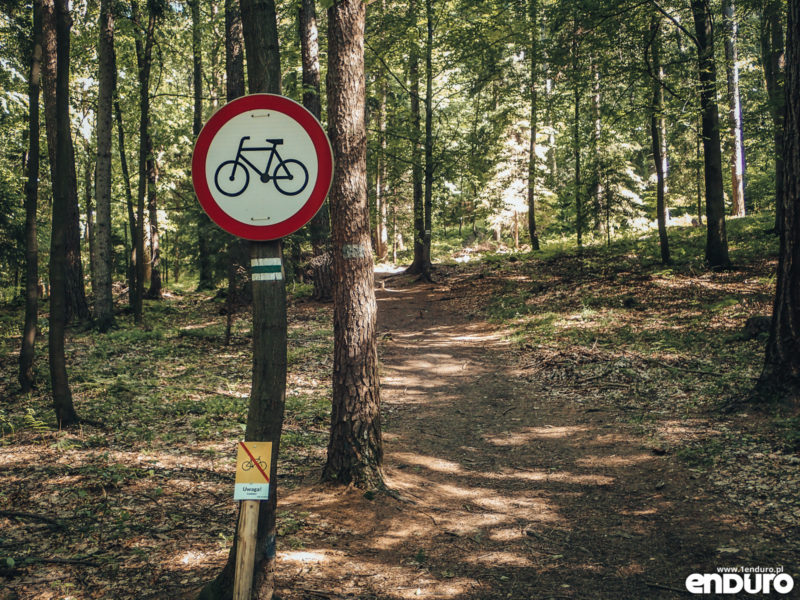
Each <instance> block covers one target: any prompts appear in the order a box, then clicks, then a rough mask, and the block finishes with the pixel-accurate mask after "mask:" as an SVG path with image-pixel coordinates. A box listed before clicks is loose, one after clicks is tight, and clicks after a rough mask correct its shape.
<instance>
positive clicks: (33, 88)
mask: <svg viewBox="0 0 800 600" xmlns="http://www.w3.org/2000/svg"><path fill="white" fill-rule="evenodd" d="M32 38H33V39H32V40H31V42H32V43H31V68H30V73H29V77H28V107H29V113H28V161H27V169H28V172H27V178H26V180H25V324H24V326H23V328H22V348H21V349H20V353H19V385H20V389H21V390H22V393H23V394H25V393H28V392H29V391H31V389H32V388H33V385H34V376H33V360H34V357H35V349H34V347H35V344H36V326H37V324H38V321H39V286H38V284H39V241H38V238H37V236H36V211H37V208H38V204H39V95H40V87H41V79H42V4H41V0H34V3H33V36H32Z"/></svg>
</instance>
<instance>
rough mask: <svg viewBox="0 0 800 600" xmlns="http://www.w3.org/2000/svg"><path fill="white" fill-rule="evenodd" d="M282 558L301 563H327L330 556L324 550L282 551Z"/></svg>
mask: <svg viewBox="0 0 800 600" xmlns="http://www.w3.org/2000/svg"><path fill="white" fill-rule="evenodd" d="M281 559H282V560H286V561H290V562H299V563H325V562H328V560H329V559H328V557H327V556H325V554H323V553H322V552H305V551H304V552H281Z"/></svg>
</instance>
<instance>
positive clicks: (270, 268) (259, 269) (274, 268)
mask: <svg viewBox="0 0 800 600" xmlns="http://www.w3.org/2000/svg"><path fill="white" fill-rule="evenodd" d="M252 270H253V273H280V272H281V266H280V265H258V266H256V265H253V267H252Z"/></svg>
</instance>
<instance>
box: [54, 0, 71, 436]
mask: <svg viewBox="0 0 800 600" xmlns="http://www.w3.org/2000/svg"><path fill="white" fill-rule="evenodd" d="M67 2H68V0H55V6H54V8H55V11H54V12H55V14H54V16H55V19H54V20H55V29H56V54H57V60H56V62H57V68H56V85H55V100H56V103H55V104H56V111H55V119H56V123H57V124H58V126H57V128H56V140H55V149H56V152H55V158H56V164H55V165H54V171H55V180H54V181H53V228H52V234H51V237H50V333H49V338H48V349H49V356H50V380H51V386H52V392H53V408H54V409H55V412H56V419H57V421H58V425H59V427H69V426H71V425H75V424H76V423H78V415H77V413H76V412H75V408H74V406H73V404H72V392H71V391H70V389H69V379H68V377H67V362H66V356H65V351H64V334H65V327H66V322H67V269H68V264H67V260H68V257H67V252H66V249H67V229H68V227H69V224H68V222H67V219H68V215H69V212H70V211H69V203H70V201H71V186H72V184H73V183H74V179H72V180H71V177H70V168H69V163H70V162H72V158H73V154H72V152H71V148H72V144H71V135H70V129H69V122H70V121H69V42H70V40H69V36H70V26H71V17H70V14H69V8H68V6H67ZM72 166H73V169H72V173H73V174H74V172H75V171H74V166H75V165H74V163H73V164H72Z"/></svg>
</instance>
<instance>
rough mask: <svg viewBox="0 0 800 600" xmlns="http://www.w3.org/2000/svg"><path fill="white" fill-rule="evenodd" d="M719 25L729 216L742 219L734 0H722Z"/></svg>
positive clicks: (742, 168)
mask: <svg viewBox="0 0 800 600" xmlns="http://www.w3.org/2000/svg"><path fill="white" fill-rule="evenodd" d="M722 22H723V26H724V28H725V71H726V74H727V80H728V125H729V127H730V129H731V190H732V195H733V206H732V207H731V214H732V215H734V216H737V217H743V216H744V215H745V213H746V209H745V204H746V203H745V197H744V177H745V159H744V134H743V132H742V103H741V96H740V95H739V42H738V36H739V33H738V31H739V24H738V23H737V21H736V13H735V6H734V0H722Z"/></svg>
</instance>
